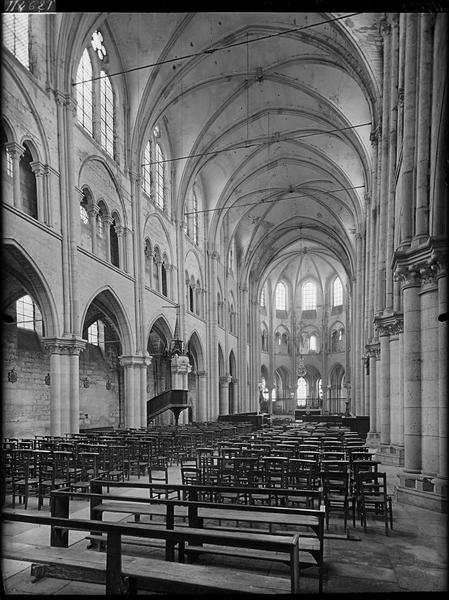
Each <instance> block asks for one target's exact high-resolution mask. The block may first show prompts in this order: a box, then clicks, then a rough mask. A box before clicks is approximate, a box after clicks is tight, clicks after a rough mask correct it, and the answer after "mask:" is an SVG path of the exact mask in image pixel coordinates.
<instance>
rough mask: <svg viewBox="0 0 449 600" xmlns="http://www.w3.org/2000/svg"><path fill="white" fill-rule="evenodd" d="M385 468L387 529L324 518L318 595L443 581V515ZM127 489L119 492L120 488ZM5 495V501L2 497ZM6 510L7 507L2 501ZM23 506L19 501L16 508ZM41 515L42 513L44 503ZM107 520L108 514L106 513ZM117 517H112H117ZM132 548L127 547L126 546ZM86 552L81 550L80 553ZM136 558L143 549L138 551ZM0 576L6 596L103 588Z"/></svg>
mask: <svg viewBox="0 0 449 600" xmlns="http://www.w3.org/2000/svg"><path fill="white" fill-rule="evenodd" d="M381 469H382V470H384V471H386V472H387V476H388V482H389V487H390V491H391V492H392V494H393V515H394V529H393V531H391V532H390V535H388V536H386V535H385V533H384V525H383V522H382V521H381V520H379V521H377V520H374V518H373V517H371V519H370V520H368V528H367V531H366V532H364V531H363V529H362V528H360V526H357V527H356V528H355V529H353V528H351V529H350V530H349V536H348V537H345V536H344V535H343V526H342V520H341V519H340V518H339V517H331V522H330V526H329V531H328V533H329V534H332V535H333V536H334V537H332V535H331V536H330V537H327V538H326V540H325V564H326V567H325V581H324V593H327V594H340V595H342V596H343V595H344V596H346V594H348V593H351V594H353V593H359V594H363V595H364V594H366V593H376V594H381V595H383V596H385V597H388V598H389V597H390V596H391V595H397V594H398V593H401V592H402V593H406V592H426V593H429V592H432V595H442V594H443V592H445V591H447V590H448V585H447V583H448V582H447V515H444V514H441V513H434V512H431V511H429V510H426V509H422V508H417V507H414V506H407V505H399V504H398V503H397V502H396V499H395V497H394V485H395V483H396V481H397V469H396V468H395V467H392V466H388V465H382V468H381ZM179 477H180V472H179V468H178V467H176V466H174V467H171V468H170V472H169V481H170V482H171V483H176V482H179ZM123 493H126V492H123ZM7 500H8V499H7ZM5 508H9V506H8V504H7V503H6V505H5ZM16 508H17V509H18V510H22V508H23V507H22V508H21V507H20V505H16ZM27 510H29V511H36V512H37V504H36V499H34V498H33V499H31V506H29V507H28V509H27ZM41 514H48V507H45V508H44V509H43V510H42V511H41ZM71 514H72V515H73V517H80V518H88V514H89V509H88V506H87V502H85V501H81V500H75V501H73V502H72V513H71ZM110 518H112V514H111V517H110ZM119 519H123V515H120V514H117V520H119ZM84 535H85V533H84V532H77V531H73V532H70V544H71V545H78V546H80V547H85V546H86V544H87V543H86V540H85V539H84ZM9 540H15V541H21V542H24V543H33V542H34V543H49V527H47V526H33V525H29V524H26V523H5V524H4V525H3V527H2V543H3V544H4V545H5V544H8V541H9ZM125 548H126V549H127V551H129V552H130V553H132V548H131V547H125ZM86 552H87V550H86ZM147 552H148V554H149V555H153V556H154V557H157V558H162V557H163V555H162V553H161V550H159V549H157V548H153V549H151V550H148V551H147ZM139 554H140V555H142V549H141V548H139ZM202 560H204V561H206V560H207V561H208V562H207V564H215V565H220V564H221V565H224V564H225V561H226V564H229V565H231V564H235V565H236V566H237V565H238V568H239V569H242V568H243V565H242V564H241V560H239V559H237V558H235V559H233V558H232V557H230V558H228V559H227V558H224V557H209V558H206V557H204V558H203V559H202ZM246 568H251V570H253V569H257V570H258V571H260V573H263V574H266V575H268V574H270V575H277V576H283V575H285V576H286V577H287V576H288V568H287V566H286V565H283V564H279V563H269V562H267V561H258V560H254V561H253V562H252V564H251V565H250V564H247V565H246ZM303 574H304V577H303V578H302V579H301V595H304V594H307V595H308V594H311V595H314V596H315V595H318V581H317V578H316V574H315V573H313V569H311V570H309V571H307V570H304V571H303ZM2 576H3V582H4V587H5V593H6V594H7V595H29V594H37V595H64V596H67V595H76V596H78V595H86V596H87V595H104V594H105V590H104V587H103V586H100V585H94V584H87V583H79V582H74V581H64V580H57V579H48V578H44V579H42V580H40V581H37V582H36V583H32V582H31V581H30V564H29V563H26V562H20V561H12V560H7V559H3V560H2Z"/></svg>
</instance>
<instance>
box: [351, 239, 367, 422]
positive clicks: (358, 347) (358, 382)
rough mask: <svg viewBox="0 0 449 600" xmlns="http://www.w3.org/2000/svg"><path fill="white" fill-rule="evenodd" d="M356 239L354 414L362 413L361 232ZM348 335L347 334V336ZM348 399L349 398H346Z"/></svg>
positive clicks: (352, 397) (353, 353)
mask: <svg viewBox="0 0 449 600" xmlns="http://www.w3.org/2000/svg"><path fill="white" fill-rule="evenodd" d="M355 241H356V272H357V276H356V280H355V285H354V286H353V289H354V292H355V294H354V295H355V298H354V304H353V311H352V314H353V317H354V319H353V323H354V325H353V328H352V329H353V332H351V333H352V338H353V339H354V340H355V344H354V346H353V349H352V364H353V367H352V377H351V379H352V383H353V385H352V390H353V393H352V394H351V400H352V412H353V413H355V414H356V415H361V414H362V413H363V410H362V405H363V398H362V396H363V388H362V378H363V369H362V364H361V360H360V356H361V354H362V329H363V277H362V275H363V262H364V261H363V248H364V244H363V241H364V240H363V237H362V234H361V233H359V232H357V233H356V234H355ZM348 337H349V336H348ZM348 400H349V398H348Z"/></svg>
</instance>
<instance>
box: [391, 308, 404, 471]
mask: <svg viewBox="0 0 449 600" xmlns="http://www.w3.org/2000/svg"><path fill="white" fill-rule="evenodd" d="M402 331H403V322H402V315H396V317H395V321H394V322H393V323H392V328H391V331H390V371H391V373H392V375H393V376H392V377H391V378H390V437H391V444H392V446H394V447H395V449H396V455H397V457H398V464H400V465H402V462H403V459H404V457H403V448H404V406H403V393H402V385H401V382H402V381H403V377H402V369H403V365H402V364H401V356H402Z"/></svg>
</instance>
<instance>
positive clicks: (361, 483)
mask: <svg viewBox="0 0 449 600" xmlns="http://www.w3.org/2000/svg"><path fill="white" fill-rule="evenodd" d="M356 490H357V510H358V514H359V517H360V524H361V525H362V526H363V528H364V530H365V531H366V523H367V516H368V514H372V515H374V516H375V517H381V518H382V519H383V521H384V524H385V535H388V525H390V528H391V529H393V508H392V500H391V496H390V495H389V494H387V476H386V473H367V472H360V473H359V474H358V476H357V483H356Z"/></svg>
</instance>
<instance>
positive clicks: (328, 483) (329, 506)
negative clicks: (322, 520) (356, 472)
mask: <svg viewBox="0 0 449 600" xmlns="http://www.w3.org/2000/svg"><path fill="white" fill-rule="evenodd" d="M321 478H322V483H323V502H324V506H325V509H326V529H329V519H330V516H331V514H335V513H343V523H344V530H345V531H346V530H347V523H348V516H349V515H350V514H351V513H352V523H353V526H354V527H355V496H354V495H353V494H352V493H351V491H350V488H349V473H348V472H346V473H344V472H322V474H321Z"/></svg>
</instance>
